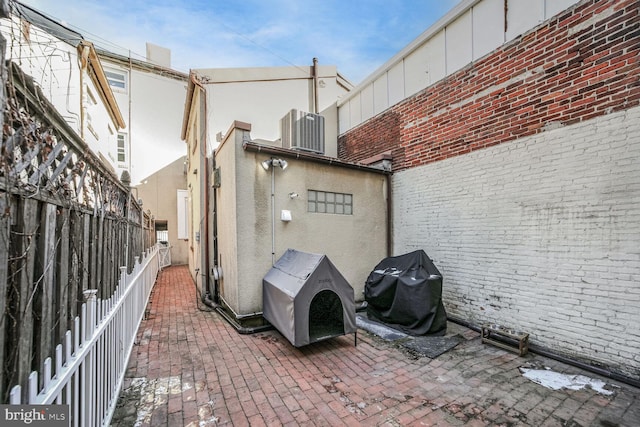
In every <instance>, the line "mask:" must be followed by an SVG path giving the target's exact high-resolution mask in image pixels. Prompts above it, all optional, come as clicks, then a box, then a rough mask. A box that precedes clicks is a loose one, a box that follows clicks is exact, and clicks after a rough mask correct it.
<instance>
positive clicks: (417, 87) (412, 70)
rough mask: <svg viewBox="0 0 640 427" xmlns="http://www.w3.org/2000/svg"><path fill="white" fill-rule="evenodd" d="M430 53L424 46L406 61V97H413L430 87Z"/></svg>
mask: <svg viewBox="0 0 640 427" xmlns="http://www.w3.org/2000/svg"><path fill="white" fill-rule="evenodd" d="M428 70H429V52H428V50H427V45H422V46H420V47H419V48H418V49H416V50H415V51H413V53H411V55H409V56H407V57H406V58H405V60H404V79H405V82H406V84H405V89H406V95H407V96H411V95H413V94H414V93H416V92H419V91H421V90H422V89H424V88H425V87H427V86H428V85H429V73H428Z"/></svg>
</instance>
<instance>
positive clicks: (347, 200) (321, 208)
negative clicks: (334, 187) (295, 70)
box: [307, 189, 353, 215]
mask: <svg viewBox="0 0 640 427" xmlns="http://www.w3.org/2000/svg"><path fill="white" fill-rule="evenodd" d="M307 212H308V213H320V214H329V215H353V194H351V193H337V192H335V191H323V190H312V189H308V190H307Z"/></svg>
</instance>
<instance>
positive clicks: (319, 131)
mask: <svg viewBox="0 0 640 427" xmlns="http://www.w3.org/2000/svg"><path fill="white" fill-rule="evenodd" d="M280 129H281V131H282V146H283V147H284V148H293V149H296V150H303V151H310V152H313V153H317V154H324V117H322V116H321V115H320V114H313V113H307V112H304V111H300V110H296V109H293V110H291V111H289V112H288V113H287V114H286V115H285V116H284V117H283V118H282V119H280Z"/></svg>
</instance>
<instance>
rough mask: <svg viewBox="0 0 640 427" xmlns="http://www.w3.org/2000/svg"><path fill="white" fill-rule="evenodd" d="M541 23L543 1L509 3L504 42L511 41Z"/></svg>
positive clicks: (527, 0) (512, 0)
mask: <svg viewBox="0 0 640 427" xmlns="http://www.w3.org/2000/svg"><path fill="white" fill-rule="evenodd" d="M542 21H544V1H541V0H537V1H529V0H511V1H509V6H508V8H507V32H506V34H505V36H506V40H507V41H509V40H513V39H514V38H516V37H517V36H519V35H520V34H523V33H526V32H527V31H529V30H530V29H531V28H533V27H535V26H536V25H538V24H539V23H541V22H542Z"/></svg>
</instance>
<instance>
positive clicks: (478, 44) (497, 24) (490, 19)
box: [473, 0, 504, 60]
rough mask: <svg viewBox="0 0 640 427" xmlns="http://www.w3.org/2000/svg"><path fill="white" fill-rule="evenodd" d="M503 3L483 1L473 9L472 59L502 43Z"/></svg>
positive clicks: (499, 1) (497, 0)
mask: <svg viewBox="0 0 640 427" xmlns="http://www.w3.org/2000/svg"><path fill="white" fill-rule="evenodd" d="M503 11H504V1H503V0H485V1H483V2H480V3H478V4H477V5H476V6H475V7H474V8H473V59H474V60H476V59H478V58H482V57H483V56H484V55H486V54H487V53H489V52H492V51H493V50H495V49H497V48H498V47H500V45H501V44H502V43H504V12H503Z"/></svg>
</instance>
